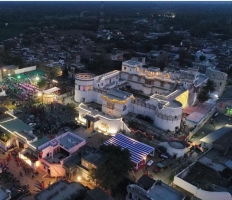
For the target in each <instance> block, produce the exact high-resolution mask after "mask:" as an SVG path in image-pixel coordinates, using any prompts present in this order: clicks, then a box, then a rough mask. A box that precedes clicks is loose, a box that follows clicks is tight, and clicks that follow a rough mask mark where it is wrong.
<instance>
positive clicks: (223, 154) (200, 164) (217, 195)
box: [173, 133, 232, 200]
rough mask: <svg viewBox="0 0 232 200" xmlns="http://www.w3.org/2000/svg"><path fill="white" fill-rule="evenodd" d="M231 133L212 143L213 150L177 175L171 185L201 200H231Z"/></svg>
mask: <svg viewBox="0 0 232 200" xmlns="http://www.w3.org/2000/svg"><path fill="white" fill-rule="evenodd" d="M231 138H232V137H231V133H227V134H225V135H224V136H222V137H221V138H220V139H218V140H216V141H215V142H216V143H215V142H214V145H213V148H212V149H210V150H208V151H207V152H206V153H205V154H203V155H202V156H200V157H199V158H198V159H197V161H196V162H194V163H193V164H191V165H190V166H189V167H187V168H186V169H184V170H183V171H181V172H180V173H178V174H177V175H176V176H175V177H174V181H173V183H174V184H175V185H177V186H178V187H180V188H182V189H184V190H186V191H187V192H190V193H191V194H193V195H194V196H196V197H197V198H199V199H202V200H218V199H220V200H231V199H232V190H231V184H230V181H231V177H232V166H231V163H232V161H231V155H232V154H231V153H232V152H231V148H230V144H231Z"/></svg>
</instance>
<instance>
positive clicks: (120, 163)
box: [90, 145, 133, 191]
mask: <svg viewBox="0 0 232 200" xmlns="http://www.w3.org/2000/svg"><path fill="white" fill-rule="evenodd" d="M100 150H102V151H103V152H104V153H105V154H106V155H107V157H108V161H107V162H106V163H104V164H103V165H100V166H98V168H97V169H92V170H91V172H90V177H91V179H92V180H95V181H96V182H97V183H98V184H99V185H100V186H101V187H102V188H104V189H107V190H108V189H109V190H110V191H112V190H113V189H115V188H116V187H117V186H118V184H119V183H120V182H121V181H122V180H123V179H124V178H125V177H126V176H127V175H128V172H129V170H131V169H132V166H133V165H132V163H131V161H130V152H129V150H128V149H121V148H120V147H118V146H114V145H102V146H101V147H100Z"/></svg>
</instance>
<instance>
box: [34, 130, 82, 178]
mask: <svg viewBox="0 0 232 200" xmlns="http://www.w3.org/2000/svg"><path fill="white" fill-rule="evenodd" d="M85 144H86V140H84V139H83V138H81V137H79V136H77V135H75V134H73V133H71V132H66V133H64V134H62V135H60V136H57V137H55V138H54V139H52V140H50V141H47V142H45V143H44V144H42V145H40V146H38V147H35V144H31V147H32V149H34V151H38V155H39V164H38V165H39V167H40V169H41V170H43V171H44V172H46V173H47V174H48V175H49V176H51V177H62V176H65V174H66V172H65V168H63V165H64V162H65V159H67V158H69V157H70V156H71V155H72V154H73V153H75V152H76V151H77V150H78V149H79V148H81V147H82V146H84V145H85Z"/></svg>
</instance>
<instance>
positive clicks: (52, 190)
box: [34, 180, 86, 200]
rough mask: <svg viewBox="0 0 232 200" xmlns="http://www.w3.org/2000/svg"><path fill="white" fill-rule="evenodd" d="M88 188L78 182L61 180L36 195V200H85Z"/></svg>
mask: <svg viewBox="0 0 232 200" xmlns="http://www.w3.org/2000/svg"><path fill="white" fill-rule="evenodd" d="M85 193H86V188H85V187H84V186H83V185H81V184H80V183H77V182H71V183H69V182H67V181H65V180H60V181H57V182H55V183H53V184H52V185H50V186H48V187H47V188H46V189H44V190H42V191H40V192H38V193H37V194H35V196H34V198H35V200H45V199H46V200H65V199H72V200H83V199H84V198H85Z"/></svg>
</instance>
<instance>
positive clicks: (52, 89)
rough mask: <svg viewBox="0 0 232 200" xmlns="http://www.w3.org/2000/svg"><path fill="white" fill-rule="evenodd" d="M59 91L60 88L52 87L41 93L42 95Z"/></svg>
mask: <svg viewBox="0 0 232 200" xmlns="http://www.w3.org/2000/svg"><path fill="white" fill-rule="evenodd" d="M59 90H60V88H58V87H53V88H50V89H48V90H44V91H43V93H44V94H51V93H53V92H56V91H59Z"/></svg>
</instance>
